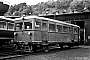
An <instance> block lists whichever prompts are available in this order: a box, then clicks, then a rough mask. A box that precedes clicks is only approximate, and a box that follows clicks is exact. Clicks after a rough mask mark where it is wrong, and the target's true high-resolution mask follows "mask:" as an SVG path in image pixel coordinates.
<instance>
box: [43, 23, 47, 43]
mask: <svg viewBox="0 0 90 60" xmlns="http://www.w3.org/2000/svg"><path fill="white" fill-rule="evenodd" d="M42 41H43V42H48V21H42Z"/></svg>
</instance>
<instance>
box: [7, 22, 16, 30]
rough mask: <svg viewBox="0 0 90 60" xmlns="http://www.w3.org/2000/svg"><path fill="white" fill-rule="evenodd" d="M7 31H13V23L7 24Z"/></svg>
mask: <svg viewBox="0 0 90 60" xmlns="http://www.w3.org/2000/svg"><path fill="white" fill-rule="evenodd" d="M7 27H8V29H10V30H14V23H11V22H8V26H7Z"/></svg>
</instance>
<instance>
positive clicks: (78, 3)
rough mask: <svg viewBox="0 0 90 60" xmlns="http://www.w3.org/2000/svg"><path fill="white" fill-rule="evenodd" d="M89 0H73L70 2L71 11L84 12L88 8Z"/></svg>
mask: <svg viewBox="0 0 90 60" xmlns="http://www.w3.org/2000/svg"><path fill="white" fill-rule="evenodd" d="M89 6H90V0H73V2H71V4H70V8H71V10H72V11H78V12H84V10H85V9H86V10H87V9H89Z"/></svg>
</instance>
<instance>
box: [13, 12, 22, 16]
mask: <svg viewBox="0 0 90 60" xmlns="http://www.w3.org/2000/svg"><path fill="white" fill-rule="evenodd" d="M13 16H21V13H20V12H19V11H15V12H14V13H13Z"/></svg>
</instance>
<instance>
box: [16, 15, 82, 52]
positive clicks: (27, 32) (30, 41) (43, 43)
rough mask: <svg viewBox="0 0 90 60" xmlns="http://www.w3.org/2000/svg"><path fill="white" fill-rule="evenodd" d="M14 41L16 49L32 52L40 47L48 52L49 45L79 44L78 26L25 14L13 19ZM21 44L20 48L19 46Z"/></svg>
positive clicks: (71, 45)
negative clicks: (22, 16) (25, 15)
mask: <svg viewBox="0 0 90 60" xmlns="http://www.w3.org/2000/svg"><path fill="white" fill-rule="evenodd" d="M14 28H15V32H14V41H15V42H18V43H19V44H17V47H16V48H17V50H20V51H24V52H33V51H36V50H38V49H41V50H43V51H45V52H48V51H49V49H50V47H52V46H59V47H61V48H63V46H65V45H67V46H69V47H73V46H77V45H79V28H80V27H79V26H77V25H74V24H70V23H66V22H62V21H58V20H54V19H49V18H44V17H38V16H27V17H24V18H18V19H16V20H15V26H14ZM20 44H21V48H19V47H20Z"/></svg>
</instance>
